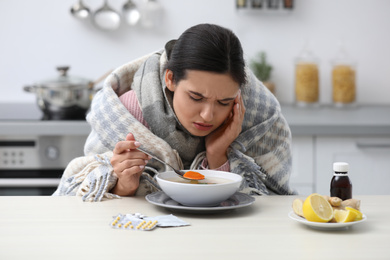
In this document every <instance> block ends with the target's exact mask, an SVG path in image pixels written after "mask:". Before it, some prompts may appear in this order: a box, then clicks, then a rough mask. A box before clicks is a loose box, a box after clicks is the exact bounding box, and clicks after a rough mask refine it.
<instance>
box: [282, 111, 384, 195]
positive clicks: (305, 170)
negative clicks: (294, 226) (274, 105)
mask: <svg viewBox="0 0 390 260" xmlns="http://www.w3.org/2000/svg"><path fill="white" fill-rule="evenodd" d="M282 113H283V115H284V116H285V118H286V120H287V122H288V124H289V126H290V128H291V132H292V153H293V159H292V173H291V179H290V183H291V186H292V187H293V188H295V189H296V190H297V191H298V192H299V194H302V195H307V194H310V193H312V192H318V193H320V194H329V192H330V191H329V185H330V181H331V178H332V175H333V162H336V161H345V162H348V163H349V164H350V173H349V175H350V178H351V180H352V184H353V193H354V194H356V195H365V194H367V195H368V194H375V195H376V194H387V195H388V194H390V188H389V187H388V186H389V185H388V183H390V117H389V116H388V115H389V114H390V106H356V107H354V108H348V109H338V108H335V107H332V106H319V107H318V108H313V109H305V108H300V107H297V106H293V105H282Z"/></svg>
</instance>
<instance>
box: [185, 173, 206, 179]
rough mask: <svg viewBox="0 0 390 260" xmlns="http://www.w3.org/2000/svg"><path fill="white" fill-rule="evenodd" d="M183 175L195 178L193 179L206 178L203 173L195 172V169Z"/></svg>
mask: <svg viewBox="0 0 390 260" xmlns="http://www.w3.org/2000/svg"><path fill="white" fill-rule="evenodd" d="M183 176H184V177H186V178H188V179H193V180H203V179H204V175H203V174H200V173H199V172H195V171H188V172H186V173H184V175H183Z"/></svg>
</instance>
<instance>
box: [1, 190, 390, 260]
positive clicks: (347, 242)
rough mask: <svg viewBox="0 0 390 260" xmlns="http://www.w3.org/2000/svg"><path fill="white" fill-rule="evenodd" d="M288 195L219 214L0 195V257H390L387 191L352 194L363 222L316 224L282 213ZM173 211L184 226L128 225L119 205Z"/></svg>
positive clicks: (132, 201) (152, 212) (128, 201)
mask: <svg viewBox="0 0 390 260" xmlns="http://www.w3.org/2000/svg"><path fill="white" fill-rule="evenodd" d="M294 198H295V197H294V196H268V197H265V196H263V197H256V202H255V203H254V204H252V205H250V206H248V207H245V208H241V209H235V210H233V211H229V212H223V213H222V212H221V213H219V214H208V215H199V214H188V213H181V212H171V211H169V210H167V209H165V208H161V207H158V206H155V205H152V204H150V203H148V202H147V201H146V200H145V198H143V197H130V198H122V199H113V200H106V201H103V202H99V203H88V202H82V201H81V199H80V197H0V259H1V260H8V259H23V260H25V259H56V260H57V259H91V260H95V259H120V258H121V259H224V260H225V259H226V260H227V259H332V260H334V259H343V260H347V259H390V242H389V241H390V196H355V198H358V199H361V201H362V206H361V207H362V212H363V213H364V214H365V215H366V216H367V220H366V221H365V222H363V223H360V224H357V225H354V226H353V227H351V228H349V229H347V230H342V231H320V230H315V229H312V228H310V227H307V226H305V225H302V224H300V223H298V222H296V221H294V220H292V219H290V218H289V217H288V213H289V212H290V211H291V203H292V201H293V199H294ZM136 212H139V213H142V214H145V215H148V216H159V215H168V214H171V213H172V214H174V215H175V216H177V217H179V218H180V219H182V220H184V221H186V222H189V223H190V224H191V225H190V226H185V227H175V228H173V227H172V228H160V227H158V228H156V229H155V230H152V231H131V230H130V231H127V230H118V229H113V228H111V227H110V226H109V223H110V222H111V220H112V217H113V216H115V215H117V214H118V213H123V214H125V213H136Z"/></svg>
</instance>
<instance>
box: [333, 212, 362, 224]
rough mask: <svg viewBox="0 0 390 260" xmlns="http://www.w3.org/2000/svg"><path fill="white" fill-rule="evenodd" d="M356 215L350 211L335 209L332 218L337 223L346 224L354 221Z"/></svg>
mask: <svg viewBox="0 0 390 260" xmlns="http://www.w3.org/2000/svg"><path fill="white" fill-rule="evenodd" d="M356 217H357V213H356V212H354V211H352V210H343V209H336V210H335V211H334V218H335V220H336V222H337V223H346V222H352V221H355V219H356Z"/></svg>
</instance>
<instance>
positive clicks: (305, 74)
mask: <svg viewBox="0 0 390 260" xmlns="http://www.w3.org/2000/svg"><path fill="white" fill-rule="evenodd" d="M295 98H296V101H297V102H298V103H316V102H318V99H319V74H318V66H317V64H315V63H297V64H296V67H295Z"/></svg>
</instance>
